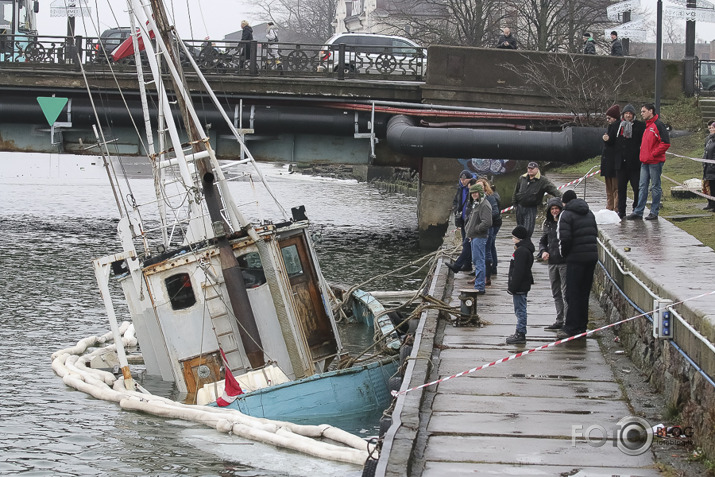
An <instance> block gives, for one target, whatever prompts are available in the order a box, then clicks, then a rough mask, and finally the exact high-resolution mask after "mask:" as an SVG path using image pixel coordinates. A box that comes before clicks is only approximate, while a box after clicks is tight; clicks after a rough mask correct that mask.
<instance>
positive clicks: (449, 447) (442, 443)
mask: <svg viewBox="0 0 715 477" xmlns="http://www.w3.org/2000/svg"><path fill="white" fill-rule="evenodd" d="M613 443H614V444H615V442H613ZM425 459H426V460H427V461H437V462H475V463H476V462H479V463H487V462H489V463H493V464H499V463H500V464H510V465H513V464H542V465H563V466H570V467H582V466H586V467H599V466H601V465H608V466H609V467H647V466H650V465H652V463H653V458H652V455H651V454H650V453H649V452H646V453H645V454H641V455H638V456H630V455H626V454H624V453H623V452H621V451H620V450H619V449H618V447H617V446H615V445H612V444H611V442H610V441H609V442H607V443H606V444H605V445H602V446H600V447H593V446H592V445H590V444H589V443H587V442H585V441H579V440H576V441H575V442H573V441H572V440H571V439H552V438H548V437H545V436H543V437H499V436H465V435H448V436H443V435H437V436H430V437H429V438H428V441H427V446H426V448H425Z"/></svg>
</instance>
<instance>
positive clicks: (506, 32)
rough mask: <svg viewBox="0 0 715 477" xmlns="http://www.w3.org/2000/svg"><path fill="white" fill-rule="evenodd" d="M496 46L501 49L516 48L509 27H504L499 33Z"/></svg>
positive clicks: (514, 39)
mask: <svg viewBox="0 0 715 477" xmlns="http://www.w3.org/2000/svg"><path fill="white" fill-rule="evenodd" d="M497 48H501V49H503V50H516V38H514V36H513V35H512V34H511V30H510V29H509V27H504V29H503V30H502V34H501V35H499V41H497Z"/></svg>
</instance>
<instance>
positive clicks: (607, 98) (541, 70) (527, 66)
mask: <svg viewBox="0 0 715 477" xmlns="http://www.w3.org/2000/svg"><path fill="white" fill-rule="evenodd" d="M522 57H523V58H526V60H527V61H526V62H524V63H520V64H518V65H517V64H513V63H504V64H501V65H500V66H502V67H504V68H506V69H507V70H509V71H511V72H513V73H515V74H517V75H519V76H520V77H521V78H523V79H524V83H525V84H527V85H529V86H530V87H532V88H535V89H537V90H539V91H540V92H542V93H544V94H546V95H547V96H548V97H549V98H551V100H552V101H553V103H554V104H556V105H558V106H559V107H561V108H562V109H563V110H565V111H569V112H570V113H572V114H573V115H574V117H575V122H576V123H578V124H581V125H596V124H598V123H600V122H601V121H602V118H603V113H604V111H606V110H607V109H608V108H609V107H610V106H611V105H612V104H614V103H616V102H617V101H618V97H619V93H620V92H621V90H622V89H623V87H624V86H625V85H627V84H630V83H631V82H632V81H633V80H632V79H630V77H629V75H628V70H629V69H630V67H631V66H632V64H633V61H631V60H625V61H624V62H623V63H622V64H621V66H620V67H619V68H618V70H616V71H615V72H613V74H609V75H607V76H604V75H603V74H602V71H601V70H600V69H599V68H598V67H597V66H596V65H595V64H594V63H593V62H592V61H590V59H589V58H585V57H583V56H580V55H574V54H565V53H561V54H549V55H540V56H538V59H537V57H534V56H528V57H527V56H526V55H522Z"/></svg>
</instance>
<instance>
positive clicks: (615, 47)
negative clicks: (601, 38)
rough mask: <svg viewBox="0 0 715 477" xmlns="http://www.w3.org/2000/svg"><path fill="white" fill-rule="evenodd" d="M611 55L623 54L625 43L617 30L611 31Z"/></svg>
mask: <svg viewBox="0 0 715 477" xmlns="http://www.w3.org/2000/svg"><path fill="white" fill-rule="evenodd" d="M611 56H623V43H621V39H620V38H618V32H617V31H615V30H613V31H612V32H611Z"/></svg>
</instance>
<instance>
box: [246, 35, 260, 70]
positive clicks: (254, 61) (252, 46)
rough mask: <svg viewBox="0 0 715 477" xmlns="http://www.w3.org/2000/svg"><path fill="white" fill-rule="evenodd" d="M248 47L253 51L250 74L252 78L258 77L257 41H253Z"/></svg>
mask: <svg viewBox="0 0 715 477" xmlns="http://www.w3.org/2000/svg"><path fill="white" fill-rule="evenodd" d="M248 47H249V48H250V49H251V65H250V67H249V68H250V73H251V75H252V76H256V75H258V58H256V57H257V56H258V42H257V41H256V40H253V41H251V43H250V45H248Z"/></svg>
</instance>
